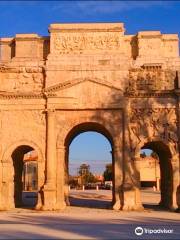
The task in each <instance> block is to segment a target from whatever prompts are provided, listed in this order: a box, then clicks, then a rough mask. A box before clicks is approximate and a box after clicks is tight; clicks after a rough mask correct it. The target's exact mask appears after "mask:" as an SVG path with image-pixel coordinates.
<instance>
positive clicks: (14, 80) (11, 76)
mask: <svg viewBox="0 0 180 240" xmlns="http://www.w3.org/2000/svg"><path fill="white" fill-rule="evenodd" d="M0 75H1V78H0V91H1V92H36V91H37V92H40V91H41V90H42V87H43V81H44V74H43V69H42V68H40V67H20V68H10V67H2V66H1V68H0Z"/></svg>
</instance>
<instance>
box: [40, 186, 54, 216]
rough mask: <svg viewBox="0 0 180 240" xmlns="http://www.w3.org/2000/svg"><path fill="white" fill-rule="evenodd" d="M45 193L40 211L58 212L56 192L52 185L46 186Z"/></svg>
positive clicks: (43, 190)
mask: <svg viewBox="0 0 180 240" xmlns="http://www.w3.org/2000/svg"><path fill="white" fill-rule="evenodd" d="M42 192H43V205H42V206H41V209H40V210H43V211H53V210H56V209H57V207H56V190H55V189H54V188H52V186H51V185H49V184H47V185H44V188H43V189H42Z"/></svg>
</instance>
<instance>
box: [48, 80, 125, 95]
mask: <svg viewBox="0 0 180 240" xmlns="http://www.w3.org/2000/svg"><path fill="white" fill-rule="evenodd" d="M83 82H92V83H95V84H99V85H101V86H106V87H109V88H112V89H116V90H118V91H122V89H120V88H117V87H115V86H113V84H112V83H110V82H108V81H105V80H102V79H99V78H93V79H90V78H85V79H82V78H78V79H75V80H69V81H65V82H63V83H58V84H56V85H54V86H50V87H48V88H46V89H45V92H47V93H55V92H58V91H60V90H62V89H66V88H71V87H73V86H75V85H78V84H81V83H83Z"/></svg>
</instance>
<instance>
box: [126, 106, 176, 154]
mask: <svg viewBox="0 0 180 240" xmlns="http://www.w3.org/2000/svg"><path fill="white" fill-rule="evenodd" d="M129 136H130V143H131V144H130V145H131V150H132V151H135V149H136V147H137V146H138V144H139V143H140V142H144V143H145V142H147V141H151V140H152V141H153V140H154V139H160V140H162V141H164V142H168V143H169V147H170V150H171V153H172V154H174V155H175V154H177V152H178V150H177V147H178V136H177V116H176V110H175V109H174V108H153V109H149V108H146V109H145V108H142V109H132V110H131V112H129Z"/></svg>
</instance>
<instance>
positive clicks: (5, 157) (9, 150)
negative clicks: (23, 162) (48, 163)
mask: <svg viewBox="0 0 180 240" xmlns="http://www.w3.org/2000/svg"><path fill="white" fill-rule="evenodd" d="M23 145H27V146H30V147H32V148H33V149H35V150H36V151H37V153H38V156H40V157H38V162H42V161H43V160H44V156H43V153H42V150H41V149H40V147H39V146H38V145H37V144H36V143H34V142H33V141H29V140H26V139H23V140H19V141H16V142H14V143H12V144H10V145H9V146H8V147H7V148H6V149H5V151H4V153H3V155H2V162H8V161H10V159H9V157H10V156H11V154H12V153H13V151H14V150H15V149H16V148H17V147H19V146H23Z"/></svg>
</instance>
